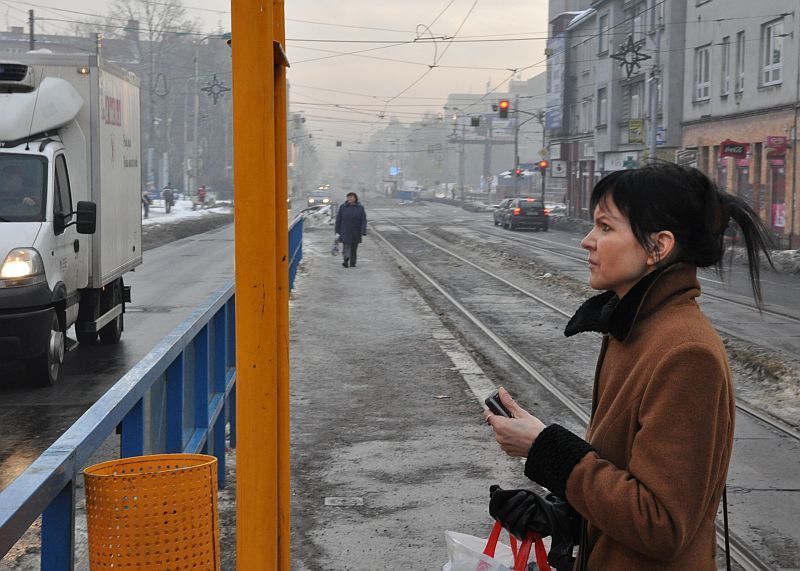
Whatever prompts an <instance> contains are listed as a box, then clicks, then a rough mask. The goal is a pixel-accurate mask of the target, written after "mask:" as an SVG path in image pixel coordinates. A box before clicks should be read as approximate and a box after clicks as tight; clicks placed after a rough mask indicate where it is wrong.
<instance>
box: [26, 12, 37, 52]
mask: <svg viewBox="0 0 800 571" xmlns="http://www.w3.org/2000/svg"><path fill="white" fill-rule="evenodd" d="M28 25H29V27H30V29H29V33H30V36H29V39H30V40H29V45H28V49H29V50H30V51H33V50H34V47H33V46H34V44H35V43H36V39H35V38H34V37H33V10H28Z"/></svg>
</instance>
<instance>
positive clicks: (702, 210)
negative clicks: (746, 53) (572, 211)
mask: <svg viewBox="0 0 800 571" xmlns="http://www.w3.org/2000/svg"><path fill="white" fill-rule="evenodd" d="M591 206H592V211H593V213H594V227H593V229H592V230H591V231H590V232H589V234H588V235H587V236H586V237H585V238H584V239H583V242H582V246H583V247H584V248H585V249H586V250H588V252H589V269H590V272H591V278H590V285H591V286H592V287H593V288H595V289H599V290H605V293H602V294H600V295H598V296H595V297H593V298H591V299H589V300H588V301H587V302H586V303H584V304H583V305H582V306H581V307H580V309H579V310H578V311H577V313H576V314H575V316H574V317H573V318H572V319H571V320H570V322H569V324H568V325H567V328H566V331H565V334H566V335H567V336H570V335H574V334H576V333H580V332H584V331H598V332H600V333H602V334H603V342H602V347H601V350H600V357H599V359H598V363H597V368H596V372H595V382H594V391H593V399H592V417H591V421H590V423H589V428H588V431H587V433H586V438H585V439H583V438H580V437H579V436H577V435H575V434H573V433H571V432H569V431H568V430H567V429H565V428H563V427H561V426H559V425H557V424H551V425H549V426H545V424H544V423H542V422H541V421H540V420H539V419H538V418H536V417H535V416H532V415H531V414H529V413H528V412H526V411H525V410H524V409H522V408H521V407H520V406H519V405H518V404H517V403H516V402H514V401H513V399H511V397H510V396H509V395H508V393H507V392H505V391H501V400H502V402H503V403H504V404H505V405H506V407H507V408H508V409H509V410H510V412H511V413H512V416H513V418H510V419H507V418H504V417H500V416H495V415H492V414H490V413H489V412H487V413H485V416H486V418H487V421H488V422H489V423H490V424H491V425H492V428H493V429H494V432H495V438H496V439H497V442H498V443H499V444H500V446H501V447H502V448H503V450H504V451H505V452H506V453H508V454H509V455H512V456H521V457H526V458H527V461H526V464H525V474H526V475H527V476H528V477H529V478H530V479H532V480H534V481H535V482H537V483H539V484H541V485H542V486H544V487H545V488H547V489H549V490H550V491H551V492H552V493H553V494H554V495H555V496H557V497H559V498H563V499H564V500H566V502H568V504H569V505H570V506H571V507H572V508H573V509H574V512H577V515H578V516H579V517H578V518H576V519H577V520H578V523H579V524H580V532H579V534H578V537H576V541H577V542H578V543H579V544H580V551H579V554H578V558H577V561H576V562H575V566H574V568H575V569H579V570H583V571H587V570H589V571H599V570H605V569H619V570H623V569H624V570H626V571H627V570H637V571H638V570H668V569H669V570H681V571H683V570H687V569H691V570H693V571H703V570H711V569H716V564H715V548H716V540H715V516H716V513H717V508H718V506H719V502H720V497H721V494H722V491H723V489H724V486H725V478H726V474H727V470H728V462H729V460H730V457H731V448H732V445H733V428H734V419H735V414H736V403H735V398H734V394H733V385H732V379H731V371H730V368H729V367H728V361H727V357H726V353H725V348H724V346H723V344H722V342H721V340H720V338H719V335H718V334H717V333H716V331H715V330H714V328H713V326H712V325H711V324H710V322H709V321H708V319H707V318H706V317H705V315H703V313H702V312H701V311H700V308H699V307H698V305H697V302H696V298H697V297H698V296H699V295H700V285H699V283H698V281H697V268H698V267H707V266H714V265H716V266H718V267H719V265H720V264H721V260H722V257H723V251H724V239H723V233H724V232H725V230H726V228H727V227H728V222H729V219H730V218H733V220H734V221H735V222H736V223H737V224H738V226H739V228H740V230H741V232H742V234H743V236H744V238H745V243H746V249H747V253H748V257H749V262H750V264H749V270H750V279H751V284H752V286H753V292H754V296H755V298H756V301H757V302H758V303H761V292H760V287H759V271H758V268H759V256H760V252H763V253H764V254H765V255H766V256H767V259H769V252H768V244H769V238H768V235H767V233H766V229H765V228H764V226H763V224H762V223H761V222H760V220H759V219H758V216H757V215H756V214H755V213H754V212H753V211H752V209H750V207H749V206H747V205H746V204H745V203H744V202H742V201H741V200H739V199H738V198H737V197H735V196H732V195H729V194H726V193H723V192H720V191H718V190H717V188H716V187H715V186H714V184H713V183H712V182H711V181H710V180H709V179H708V178H707V177H706V176H705V175H703V174H702V173H700V172H699V171H697V170H696V169H685V168H682V167H678V166H676V165H670V164H656V165H652V166H648V167H644V168H641V169H636V170H628V171H619V172H615V173H612V174H610V175H608V176H607V177H605V178H604V179H603V180H601V181H600V182H599V183H598V184H597V186H596V187H595V189H594V190H593V192H592V197H591ZM533 496H534V493H533V492H530V491H527V490H496V491H494V492H493V494H492V500H491V502H490V513H491V514H492V515H493V516H494V517H495V518H496V519H498V521H500V522H501V523H503V524H504V525H505V526H506V527H508V528H509V529H511V530H514V531H516V532H517V533H519V531H521V530H525V529H529V528H530V526H531V525H533V521H534V519H533V518H534V515H533V513H534V512H535V511H536V510H537V509H539V508H537V506H539V505H540V504H541V500H540V499H538V498H535V497H533ZM574 512H573V513H574ZM551 555H552V554H551ZM560 569H561V568H559V570H560Z"/></svg>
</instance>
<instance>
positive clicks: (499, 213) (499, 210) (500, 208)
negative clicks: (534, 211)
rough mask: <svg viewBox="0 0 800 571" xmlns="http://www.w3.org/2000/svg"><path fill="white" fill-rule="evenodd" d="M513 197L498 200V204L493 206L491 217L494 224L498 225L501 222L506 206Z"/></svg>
mask: <svg viewBox="0 0 800 571" xmlns="http://www.w3.org/2000/svg"><path fill="white" fill-rule="evenodd" d="M513 200H514V199H513V198H506V199H504V200H501V201H500V204H498V205H496V206H495V207H494V212H493V213H492V217H493V218H494V225H495V226H500V225H501V224H502V223H503V217H504V216H505V215H506V208H507V207H508V205H509V204H511V202H512V201H513Z"/></svg>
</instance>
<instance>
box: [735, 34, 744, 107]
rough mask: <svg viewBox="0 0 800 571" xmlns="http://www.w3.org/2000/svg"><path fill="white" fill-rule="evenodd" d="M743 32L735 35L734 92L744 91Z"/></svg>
mask: <svg viewBox="0 0 800 571" xmlns="http://www.w3.org/2000/svg"><path fill="white" fill-rule="evenodd" d="M744 50H745V45H744V30H742V31H741V32H739V33H738V34H736V75H735V77H736V88H735V89H736V92H737V93H738V92H741V91H744Z"/></svg>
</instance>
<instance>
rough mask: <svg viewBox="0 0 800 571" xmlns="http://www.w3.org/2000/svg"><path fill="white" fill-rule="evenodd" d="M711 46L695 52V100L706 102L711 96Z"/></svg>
mask: <svg viewBox="0 0 800 571" xmlns="http://www.w3.org/2000/svg"><path fill="white" fill-rule="evenodd" d="M710 60H711V46H703V47H702V48H697V49H696V50H695V51H694V100H695V101H705V100H707V99H708V98H709V97H710V94H711V76H710V75H709V71H710V69H709V68H710V64H711V61H710Z"/></svg>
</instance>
